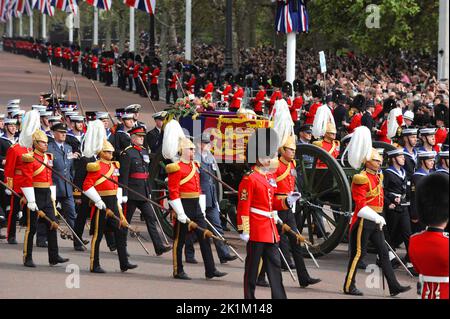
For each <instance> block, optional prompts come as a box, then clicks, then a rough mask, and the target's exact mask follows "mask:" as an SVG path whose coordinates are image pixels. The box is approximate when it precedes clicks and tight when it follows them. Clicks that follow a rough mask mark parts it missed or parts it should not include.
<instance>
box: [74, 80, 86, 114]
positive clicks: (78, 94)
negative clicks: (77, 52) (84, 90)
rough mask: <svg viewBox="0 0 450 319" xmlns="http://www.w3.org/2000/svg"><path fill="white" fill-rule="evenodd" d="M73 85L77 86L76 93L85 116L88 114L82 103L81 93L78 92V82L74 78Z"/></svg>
mask: <svg viewBox="0 0 450 319" xmlns="http://www.w3.org/2000/svg"><path fill="white" fill-rule="evenodd" d="M73 83H74V84H75V91H76V92H77V97H78V102H80V109H81V112H83V114H86V113H85V112H84V107H83V102H81V97H80V91H78V84H77V80H76V79H75V77H73Z"/></svg>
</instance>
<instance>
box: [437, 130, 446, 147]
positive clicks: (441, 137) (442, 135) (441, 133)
mask: <svg viewBox="0 0 450 319" xmlns="http://www.w3.org/2000/svg"><path fill="white" fill-rule="evenodd" d="M447 134H448V131H447V129H446V128H445V127H440V128H438V129H437V130H436V135H435V139H436V144H444V142H445V139H446V138H447Z"/></svg>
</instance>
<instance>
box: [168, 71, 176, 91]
mask: <svg viewBox="0 0 450 319" xmlns="http://www.w3.org/2000/svg"><path fill="white" fill-rule="evenodd" d="M177 82H178V75H176V74H174V75H173V76H172V78H171V79H170V82H169V89H176V88H177Z"/></svg>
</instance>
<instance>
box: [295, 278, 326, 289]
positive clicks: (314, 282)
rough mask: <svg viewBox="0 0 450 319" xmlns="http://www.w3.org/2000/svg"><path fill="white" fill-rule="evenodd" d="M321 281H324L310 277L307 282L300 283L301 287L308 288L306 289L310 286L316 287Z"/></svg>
mask: <svg viewBox="0 0 450 319" xmlns="http://www.w3.org/2000/svg"><path fill="white" fill-rule="evenodd" d="M321 281H322V280H321V279H319V278H311V277H309V278H308V281H307V282H301V283H300V287H302V288H306V287H308V286H309V285H315V284H317V283H319V282H321Z"/></svg>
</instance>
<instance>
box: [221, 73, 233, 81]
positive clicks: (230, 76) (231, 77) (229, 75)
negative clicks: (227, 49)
mask: <svg viewBox="0 0 450 319" xmlns="http://www.w3.org/2000/svg"><path fill="white" fill-rule="evenodd" d="M223 79H224V81H227V82H228V83H231V82H233V74H232V73H230V72H228V73H227V74H225V77H224V78H223Z"/></svg>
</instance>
